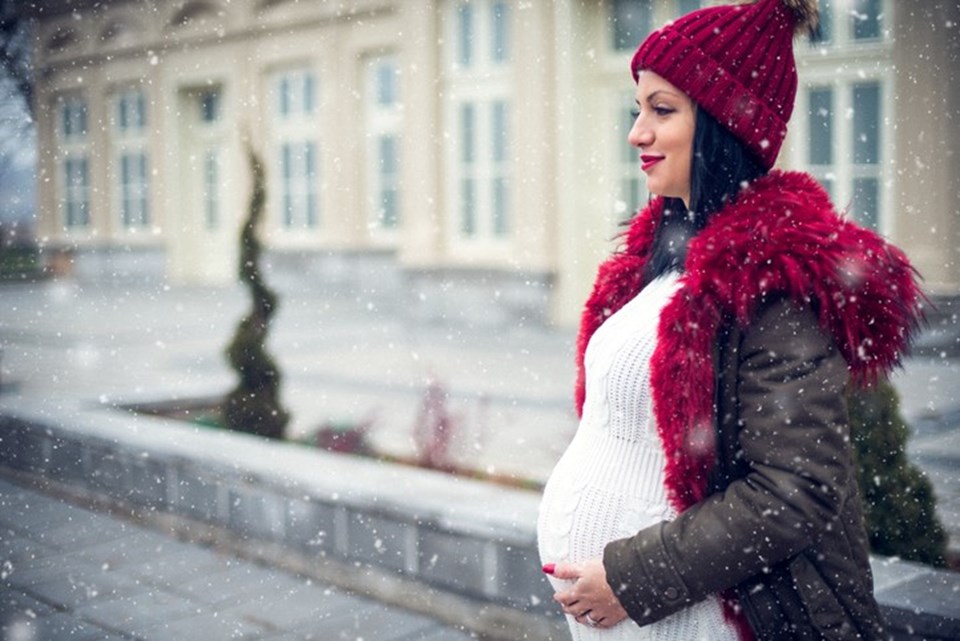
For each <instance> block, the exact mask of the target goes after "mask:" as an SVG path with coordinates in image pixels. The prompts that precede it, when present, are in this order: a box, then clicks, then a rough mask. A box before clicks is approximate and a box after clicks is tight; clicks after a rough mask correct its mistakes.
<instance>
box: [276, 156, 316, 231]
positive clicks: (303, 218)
mask: <svg viewBox="0 0 960 641" xmlns="http://www.w3.org/2000/svg"><path fill="white" fill-rule="evenodd" d="M280 172H281V176H282V177H283V178H282V180H283V182H282V194H283V225H284V227H286V228H287V229H292V228H311V227H316V226H317V191H316V183H317V148H316V145H315V144H314V143H312V142H310V141H303V142H286V143H283V145H281V148H280Z"/></svg>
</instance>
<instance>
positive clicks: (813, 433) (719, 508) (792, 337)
mask: <svg viewBox="0 0 960 641" xmlns="http://www.w3.org/2000/svg"><path fill="white" fill-rule="evenodd" d="M736 367H737V368H738V372H737V377H736V380H737V390H736V391H737V395H738V400H739V403H738V413H739V425H740V432H739V443H740V448H741V452H740V455H741V456H743V457H744V462H745V463H746V465H747V469H748V471H747V474H746V475H745V476H743V477H741V478H739V479H738V480H735V481H734V482H732V483H731V484H730V485H729V486H728V487H727V489H726V490H725V491H723V492H718V493H716V494H713V495H711V496H709V497H707V498H706V499H705V500H703V501H701V502H700V503H697V504H695V505H693V506H692V507H690V508H689V509H687V510H685V511H684V512H683V513H682V514H680V515H679V516H678V517H677V518H676V519H675V520H673V521H669V522H662V523H659V524H657V525H655V526H652V527H649V528H646V529H644V530H641V531H640V532H639V533H637V534H636V535H634V536H632V537H630V538H626V539H621V540H617V541H613V542H611V543H609V544H608V545H607V546H606V548H605V550H604V558H603V562H604V567H605V569H606V572H607V580H608V582H609V583H610V586H611V587H612V588H613V590H614V592H615V593H616V594H617V596H618V598H619V599H620V601H621V603H622V604H623V606H624V609H626V611H627V612H628V613H629V615H630V617H631V618H632V619H634V620H635V621H636V622H637V623H639V624H640V625H645V624H649V623H652V622H654V621H657V620H659V619H662V618H663V617H665V616H667V615H669V614H672V613H673V612H676V611H677V610H680V609H682V608H684V607H686V606H688V605H690V604H692V603H695V602H697V601H700V600H702V599H703V598H705V597H706V596H707V595H709V594H714V593H717V592H720V591H722V590H724V589H727V588H730V587H733V586H735V585H737V584H739V583H741V582H742V581H744V580H746V579H748V578H750V577H751V576H753V575H755V574H757V573H759V572H761V571H762V570H763V569H764V568H765V567H768V566H770V565H772V564H774V563H776V562H778V561H781V560H783V559H786V558H788V557H790V556H792V555H794V554H796V553H797V552H800V551H801V550H803V549H805V548H806V547H808V546H810V545H811V544H813V543H816V542H817V541H818V539H819V537H820V535H821V534H822V533H823V532H824V531H826V530H827V529H828V528H831V527H833V524H834V523H835V522H836V520H837V519H838V517H839V513H840V511H841V509H842V506H843V503H844V501H845V500H846V497H845V496H843V495H842V489H841V488H847V487H856V484H853V483H848V482H847V481H848V476H849V475H850V474H851V473H852V454H851V451H850V444H849V438H848V426H847V408H846V400H845V394H844V389H845V387H846V383H847V379H848V373H847V366H846V362H845V361H844V359H843V358H842V356H840V354H839V353H838V351H837V350H836V348H835V347H834V345H833V343H832V341H831V340H830V339H828V338H827V336H826V335H824V334H823V333H822V332H821V331H820V329H819V327H818V325H817V322H816V318H815V316H814V315H813V312H812V311H810V310H808V309H800V308H797V307H795V306H794V305H793V304H792V303H790V302H789V301H786V300H781V301H776V302H774V303H771V304H770V305H768V306H767V307H766V308H765V309H763V310H762V311H761V313H760V315H759V316H758V318H757V320H756V322H755V323H754V324H753V325H751V327H750V328H748V330H747V331H746V333H745V334H744V338H743V342H742V343H741V347H740V350H739V356H738V358H737V360H736Z"/></svg>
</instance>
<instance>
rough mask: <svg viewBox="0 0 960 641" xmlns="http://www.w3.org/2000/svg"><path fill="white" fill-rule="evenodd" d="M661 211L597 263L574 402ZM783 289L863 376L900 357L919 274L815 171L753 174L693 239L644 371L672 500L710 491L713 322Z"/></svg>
mask: <svg viewBox="0 0 960 641" xmlns="http://www.w3.org/2000/svg"><path fill="white" fill-rule="evenodd" d="M662 214H663V201H662V199H656V200H654V201H653V202H652V203H651V204H650V205H649V206H648V207H647V208H646V209H645V210H644V211H643V212H642V213H641V214H639V215H638V217H637V218H636V219H635V220H634V222H633V223H632V224H631V226H630V228H629V229H628V231H627V232H626V233H625V234H624V236H623V238H624V241H625V243H624V248H623V249H622V250H621V251H620V252H619V253H617V254H615V255H614V256H613V257H612V258H611V259H609V260H608V261H606V262H605V263H603V264H602V265H601V266H600V270H599V274H598V277H597V281H596V284H595V285H594V290H593V293H592V294H591V296H590V298H589V299H588V301H587V304H586V307H585V309H584V312H583V317H582V321H581V326H580V333H579V336H578V340H577V364H578V377H577V391H576V403H577V411H578V413H582V409H583V400H584V371H583V356H584V352H585V351H586V346H587V343H588V342H589V340H590V337H591V336H592V335H593V332H594V331H596V329H597V328H598V327H599V326H600V325H601V324H602V323H603V322H604V321H605V320H606V319H607V318H608V317H609V316H610V315H611V314H613V313H614V312H615V311H616V310H618V309H620V308H621V307H623V305H625V304H626V303H627V302H629V301H630V300H631V299H632V298H633V297H634V296H635V295H636V294H637V293H638V292H639V291H640V289H641V288H642V286H643V283H642V273H643V266H644V265H645V263H646V260H647V258H648V255H649V251H650V246H651V244H652V240H653V232H654V230H655V228H656V224H657V222H658V221H659V219H660V217H661V216H662ZM784 295H785V296H788V297H789V298H791V299H792V300H794V301H795V302H796V303H797V304H800V305H808V306H810V307H812V308H813V309H814V310H816V312H817V314H818V320H819V324H820V326H821V328H822V329H823V330H824V331H825V332H826V333H827V334H828V335H830V336H832V337H833V339H834V341H835V342H836V344H837V346H838V348H839V350H840V352H841V353H842V354H843V356H844V358H845V359H846V361H847V364H848V366H849V368H850V372H851V377H852V379H853V380H854V381H855V382H856V383H859V384H865V383H868V382H871V381H873V380H875V379H876V378H878V377H879V376H882V375H885V374H886V373H888V372H889V371H890V370H891V369H892V368H893V367H895V366H896V365H897V364H898V363H899V359H900V357H901V355H902V354H903V353H904V351H905V350H906V349H907V347H908V345H909V342H910V338H911V336H912V335H913V333H914V332H915V330H916V329H917V328H918V326H919V324H920V321H921V319H922V314H921V310H920V304H921V302H922V300H923V295H922V294H921V292H920V288H919V286H918V284H917V274H916V272H915V271H914V270H913V268H912V267H911V266H910V263H909V262H908V261H907V259H906V257H905V256H904V255H903V253H902V252H901V251H900V250H899V249H897V248H896V247H893V246H892V245H889V244H888V243H887V242H886V241H884V240H883V239H882V238H880V237H879V236H878V235H877V234H875V233H873V232H871V231H868V230H866V229H863V228H861V227H858V226H857V225H855V224H854V223H852V222H850V221H847V220H844V219H842V218H841V217H840V216H839V215H838V214H837V213H836V211H835V210H834V208H833V206H832V205H831V203H830V200H829V197H828V196H827V194H826V193H825V192H824V191H823V189H822V188H821V187H820V185H819V184H817V182H816V181H815V180H814V179H813V178H812V177H810V176H809V175H807V174H803V173H797V172H780V171H776V170H775V171H771V172H770V174H768V175H767V176H765V177H764V178H761V179H759V180H757V181H755V182H754V183H753V184H752V185H751V186H750V187H749V188H748V189H747V190H745V191H743V192H742V193H741V194H740V195H739V197H738V198H737V200H736V201H735V202H734V203H732V204H730V205H728V206H726V207H724V208H723V209H722V210H721V211H719V212H717V214H716V215H714V217H713V218H712V219H711V221H710V223H709V224H708V225H707V227H706V228H705V229H704V230H703V231H702V232H700V234H698V235H697V237H696V238H694V239H693V240H692V241H691V243H690V248H689V252H688V255H687V260H686V264H685V272H684V274H683V276H682V278H681V285H680V289H679V290H678V291H677V293H676V294H675V295H674V297H673V298H672V299H671V300H670V302H669V303H668V304H667V306H666V307H665V308H664V309H663V312H662V313H661V317H660V325H659V329H658V333H659V336H658V342H657V347H656V350H655V352H654V354H653V357H652V359H651V380H650V382H651V386H652V388H653V398H654V412H655V416H656V420H657V425H658V429H659V431H660V437H661V440H662V442H663V447H664V450H665V452H666V455H667V465H666V470H665V475H666V479H665V485H666V489H667V494H668V497H669V500H670V502H671V504H672V505H673V506H674V508H676V509H677V510H678V511H683V510H684V509H686V508H687V507H689V506H691V505H693V504H694V503H696V502H698V501H700V500H702V499H704V498H705V497H706V492H707V478H708V475H709V472H710V470H711V468H712V465H713V459H714V456H715V454H714V437H715V427H714V416H713V390H714V386H715V376H716V373H715V372H714V369H713V346H714V343H715V341H716V336H717V333H718V331H719V329H720V326H721V324H722V323H725V322H735V323H737V324H739V325H740V326H741V327H744V328H746V327H747V326H749V324H750V322H751V320H752V319H753V317H754V314H755V313H756V311H757V309H758V306H759V305H760V304H761V303H762V302H763V301H764V299H766V298H768V297H771V296H784Z"/></svg>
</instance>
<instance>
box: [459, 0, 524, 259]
mask: <svg viewBox="0 0 960 641" xmlns="http://www.w3.org/2000/svg"><path fill="white" fill-rule="evenodd" d="M448 6H449V7H450V8H451V13H449V14H448V15H450V17H451V18H452V22H453V23H454V24H455V28H454V29H453V33H452V34H451V35H452V42H451V44H450V46H449V51H450V54H449V57H448V59H449V60H450V61H451V63H452V64H451V65H450V67H449V68H450V73H449V75H448V77H447V78H446V80H447V82H448V87H449V92H448V95H449V96H450V99H449V101H448V102H447V105H448V107H447V112H446V122H447V123H449V124H448V125H447V129H448V131H449V135H448V136H447V137H446V138H445V140H446V141H447V143H446V144H447V159H448V167H449V169H448V177H447V181H446V188H447V191H448V194H449V198H448V202H449V203H450V216H451V225H450V229H451V233H452V235H453V236H454V237H455V239H456V240H457V241H464V242H466V243H468V244H473V245H474V246H476V247H481V246H483V244H484V243H494V244H496V243H501V242H502V241H503V240H504V239H507V238H509V236H510V234H511V232H512V225H513V221H512V219H511V210H512V202H511V190H512V183H511V175H512V172H513V162H512V149H511V147H512V144H511V143H512V136H513V134H512V131H513V126H512V121H511V118H512V116H511V100H510V92H511V89H512V84H511V82H510V77H509V73H510V71H511V60H510V56H511V45H510V42H511V29H510V23H511V11H512V9H513V7H514V6H515V5H513V4H511V3H509V2H506V1H505V0H469V1H463V0H460V1H454V2H451V3H450V4H449V5H448ZM467 41H469V45H470V46H469V51H470V53H469V55H466V54H465V52H466V51H467V50H468V47H467V46H466V45H467V44H468V42H467ZM467 61H469V64H467Z"/></svg>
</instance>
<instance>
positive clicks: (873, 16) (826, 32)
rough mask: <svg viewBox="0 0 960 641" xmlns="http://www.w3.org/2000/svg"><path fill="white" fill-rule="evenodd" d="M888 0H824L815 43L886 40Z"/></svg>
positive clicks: (831, 43)
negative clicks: (885, 9) (885, 27)
mask: <svg viewBox="0 0 960 641" xmlns="http://www.w3.org/2000/svg"><path fill="white" fill-rule="evenodd" d="M887 1H888V0H845V1H842V2H840V1H838V0H820V24H819V28H818V33H817V34H815V35H814V36H812V37H811V38H810V41H811V44H814V45H818V46H823V45H859V44H866V43H871V42H876V41H882V40H883V39H884V37H885V34H884V23H885V21H886V20H885V14H884V4H885V2H887Z"/></svg>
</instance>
